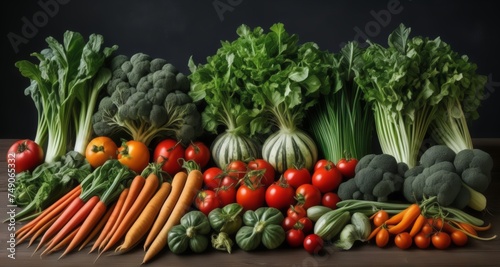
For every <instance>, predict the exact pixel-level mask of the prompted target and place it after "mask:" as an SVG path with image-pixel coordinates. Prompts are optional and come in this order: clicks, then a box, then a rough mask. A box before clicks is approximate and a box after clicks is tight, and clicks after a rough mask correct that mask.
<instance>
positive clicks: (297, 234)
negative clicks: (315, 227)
mask: <svg viewBox="0 0 500 267" xmlns="http://www.w3.org/2000/svg"><path fill="white" fill-rule="evenodd" d="M304 238H305V237H304V232H302V230H300V229H290V230H288V231H287V232H286V242H287V243H288V245H289V246H290V247H294V248H295V247H299V246H301V245H302V244H303V243H304Z"/></svg>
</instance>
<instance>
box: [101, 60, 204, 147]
mask: <svg viewBox="0 0 500 267" xmlns="http://www.w3.org/2000/svg"><path fill="white" fill-rule="evenodd" d="M109 67H110V69H111V70H112V73H113V75H112V78H111V80H110V81H109V83H108V85H107V88H106V92H107V95H105V96H103V97H102V99H101V100H100V103H99V106H98V110H97V111H96V113H95V114H94V116H93V128H94V132H95V133H96V134H97V135H106V136H113V135H117V134H119V133H120V134H123V133H126V134H128V135H129V136H130V137H131V138H132V139H134V140H137V141H142V142H144V143H145V144H146V145H149V144H150V143H151V141H153V140H154V139H155V138H167V137H170V138H175V139H177V140H179V141H181V142H182V143H184V144H188V143H189V142H191V140H193V139H195V138H196V137H198V136H200V135H201V133H202V125H201V116H200V113H199V111H198V108H197V106H196V105H195V104H194V103H193V100H192V99H191V97H190V96H189V95H188V92H189V90H190V83H189V80H188V78H187V76H186V75H184V74H182V73H180V72H179V71H178V70H177V68H175V67H174V66H173V65H172V64H170V63H168V62H167V61H166V60H164V59H161V58H151V57H150V56H149V55H146V54H143V53H137V54H134V55H132V57H130V58H129V57H127V56H124V55H117V56H115V57H113V58H112V59H111V61H110V62H109Z"/></svg>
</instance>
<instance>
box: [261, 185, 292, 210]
mask: <svg viewBox="0 0 500 267" xmlns="http://www.w3.org/2000/svg"><path fill="white" fill-rule="evenodd" d="M294 196H295V190H294V189H293V188H292V187H291V186H289V185H288V184H287V183H286V182H284V181H282V180H280V181H278V182H275V183H273V184H272V185H270V186H269V187H268V188H267V189H266V204H267V206H268V207H272V208H276V209H279V210H286V209H287V208H288V207H290V205H293V204H294V203H295V198H294Z"/></svg>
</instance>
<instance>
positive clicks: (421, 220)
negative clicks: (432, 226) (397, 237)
mask: <svg viewBox="0 0 500 267" xmlns="http://www.w3.org/2000/svg"><path fill="white" fill-rule="evenodd" d="M426 222H427V219H426V218H425V216H424V215H423V214H420V215H418V217H417V219H416V220H415V222H414V223H413V226H412V227H411V230H410V236H411V237H414V236H415V235H416V234H418V232H420V230H421V229H422V227H423V226H424V224H425V223H426Z"/></svg>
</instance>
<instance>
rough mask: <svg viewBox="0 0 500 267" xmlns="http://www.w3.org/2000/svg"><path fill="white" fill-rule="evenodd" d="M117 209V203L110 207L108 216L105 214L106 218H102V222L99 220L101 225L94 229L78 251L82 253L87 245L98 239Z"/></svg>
mask: <svg viewBox="0 0 500 267" xmlns="http://www.w3.org/2000/svg"><path fill="white" fill-rule="evenodd" d="M115 207H116V202H114V203H113V204H112V205H111V207H109V209H108V211H107V212H106V214H104V216H103V217H102V218H101V220H99V223H98V224H97V226H96V227H94V229H92V232H91V233H90V234H89V235H88V236H87V238H85V240H84V241H83V243H82V244H81V245H80V248H79V249H78V251H80V250H82V249H83V248H84V247H86V246H87V244H89V243H90V241H91V240H92V239H94V237H96V236H97V234H98V233H99V232H100V231H101V230H102V229H103V228H104V225H106V222H107V221H108V220H109V217H110V216H111V213H113V211H114V210H115Z"/></svg>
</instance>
